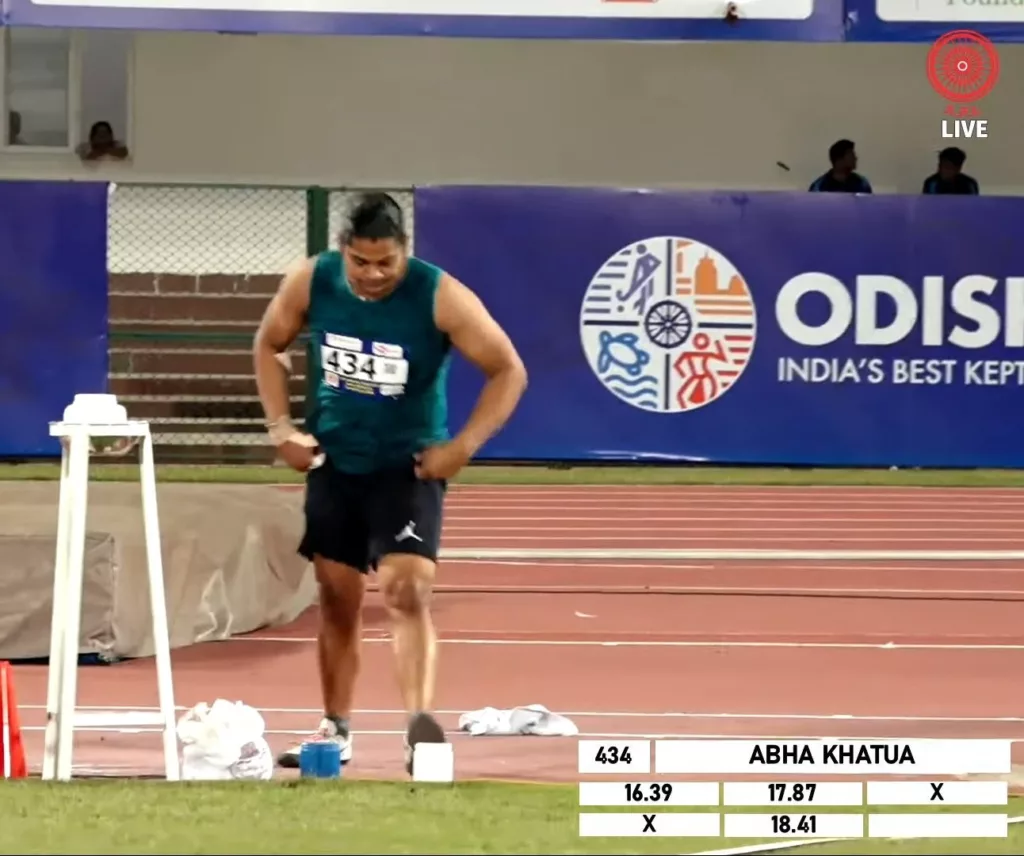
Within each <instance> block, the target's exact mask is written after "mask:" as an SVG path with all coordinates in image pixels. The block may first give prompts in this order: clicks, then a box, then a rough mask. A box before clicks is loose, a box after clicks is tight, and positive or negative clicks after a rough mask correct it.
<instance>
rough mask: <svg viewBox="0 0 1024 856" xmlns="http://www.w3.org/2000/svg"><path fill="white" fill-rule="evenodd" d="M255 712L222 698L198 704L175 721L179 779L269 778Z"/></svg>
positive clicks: (268, 756) (260, 721) (265, 747)
mask: <svg viewBox="0 0 1024 856" xmlns="http://www.w3.org/2000/svg"><path fill="white" fill-rule="evenodd" d="M264 728H265V724H264V722H263V717H262V716H261V715H260V713H259V711H258V710H255V709H254V708H252V707H249V705H247V704H243V703H242V702H240V701H236V702H230V701H226V700H224V699H222V698H219V699H217V700H216V701H215V702H214V703H213V704H212V705H208V704H206V702H200V703H199V704H197V705H196V706H195V707H193V708H192V709H191V710H189V711H188V712H186V713H185V714H184V715H183V716H182V717H181V719H179V720H178V739H179V740H180V741H181V742H182V744H183V748H182V758H181V777H182V779H186V780H189V779H206V780H209V779H270V778H272V777H273V775H274V758H273V756H272V755H271V753H270V746H269V745H268V744H267V741H266V739H265V738H264V736H263V731H264Z"/></svg>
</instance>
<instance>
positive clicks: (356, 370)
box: [320, 333, 409, 398]
mask: <svg viewBox="0 0 1024 856" xmlns="http://www.w3.org/2000/svg"><path fill="white" fill-rule="evenodd" d="M320 362H321V365H322V366H323V372H324V383H325V384H326V385H327V386H328V387H330V388H332V389H335V390H338V391H339V392H341V391H344V392H356V393H360V394H362V395H382V396H387V397H391V398H393V397H396V396H400V395H402V394H403V393H404V392H405V384H406V382H407V381H408V379H409V363H408V362H407V361H406V359H405V355H404V352H403V349H402V347H401V346H400V345H391V344H388V343H386V342H367V343H364V342H363V341H362V340H360V339H355V338H353V337H351V336H336V335H333V334H330V333H329V334H327V336H325V337H324V344H323V345H321V347H320Z"/></svg>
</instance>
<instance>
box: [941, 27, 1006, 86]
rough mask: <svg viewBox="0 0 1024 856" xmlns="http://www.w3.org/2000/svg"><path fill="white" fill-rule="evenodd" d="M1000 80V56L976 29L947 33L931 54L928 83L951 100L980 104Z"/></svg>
mask: <svg viewBox="0 0 1024 856" xmlns="http://www.w3.org/2000/svg"><path fill="white" fill-rule="evenodd" d="M998 80H999V54H998V53H996V49H995V46H994V45H993V44H992V42H990V41H989V40H988V39H986V38H985V37H984V36H983V35H981V34H980V33H976V32H974V31H973V30H954V31H953V32H951V33H946V34H945V35H944V36H942V37H941V38H940V39H938V40H937V41H936V42H935V44H933V45H932V46H931V49H930V50H929V51H928V82H929V83H931V85H932V89H934V90H935V91H936V92H938V93H939V95H941V96H942V97H943V98H945V99H946V100H947V101H957V102H967V101H980V100H981V99H982V98H984V97H985V96H986V95H988V94H989V93H990V92H991V91H992V88H993V87H994V86H995V85H996V81H998Z"/></svg>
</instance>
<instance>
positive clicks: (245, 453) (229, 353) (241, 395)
mask: <svg viewBox="0 0 1024 856" xmlns="http://www.w3.org/2000/svg"><path fill="white" fill-rule="evenodd" d="M392 192H393V194H394V195H395V197H396V198H397V199H398V200H399V202H400V203H401V204H402V206H403V208H404V209H405V212H406V216H407V217H408V218H409V223H410V224H411V223H412V192H411V191H409V190H404V191H392ZM354 193H355V191H349V190H333V191H329V190H324V189H320V188H268V187H220V186H209V185H204V186H167V185H138V184H121V185H118V187H117V188H116V190H115V191H114V193H113V194H112V196H111V203H110V216H109V223H110V225H109V249H108V267H109V270H110V391H111V392H112V393H114V394H116V395H117V396H118V397H119V398H120V399H121V400H122V401H123V403H124V404H125V405H126V407H127V408H128V412H129V413H130V414H132V415H133V416H135V417H137V418H141V419H148V420H149V421H150V423H151V424H152V426H153V432H154V445H155V447H156V452H157V458H158V460H161V461H165V462H169V461H175V462H181V463H186V462H187V463H193V462H194V463H200V462H202V463H232V462H242V461H261V462H265V461H269V460H270V459H271V458H272V452H271V449H270V447H269V446H268V444H267V440H266V432H265V431H264V428H263V412H262V409H261V407H260V403H259V399H258V397H257V395H256V385H255V381H254V378H253V373H252V357H251V352H252V351H251V348H252V337H253V333H254V332H255V329H256V325H257V324H258V323H259V319H260V318H261V317H262V315H263V311H264V309H265V308H266V305H267V302H268V300H269V299H270V296H271V295H272V294H273V293H274V291H275V290H276V288H277V285H278V281H279V278H280V276H281V274H282V272H283V271H284V269H285V268H286V267H287V266H288V265H289V264H290V263H291V262H292V261H294V260H295V259H296V258H299V257H301V256H302V255H304V254H307V253H314V252H317V251H319V250H321V249H324V248H325V247H326V246H329V245H332V244H334V243H335V242H336V236H337V234H338V232H339V230H340V228H341V220H342V217H343V215H344V211H345V209H346V206H347V205H348V204H349V203H350V202H351V198H352V196H353V194H354ZM302 344H303V343H302V342H301V341H300V342H297V343H296V345H295V346H294V348H293V354H292V361H293V370H292V375H291V393H292V411H293V416H294V417H295V418H296V419H297V420H299V421H301V410H302V398H303V390H304V386H305V356H304V351H303V347H302Z"/></svg>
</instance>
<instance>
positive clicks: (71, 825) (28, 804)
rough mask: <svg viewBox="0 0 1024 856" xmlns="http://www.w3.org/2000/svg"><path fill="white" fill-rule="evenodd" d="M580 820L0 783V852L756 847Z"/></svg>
mask: <svg viewBox="0 0 1024 856" xmlns="http://www.w3.org/2000/svg"><path fill="white" fill-rule="evenodd" d="M584 810H585V811H597V810H600V809H591V808H586V809H584ZM608 810H611V811H614V810H615V809H608ZM686 810H688V811H697V810H699V809H686ZM706 810H711V809H706ZM754 810H755V811H765V809H754ZM961 810H968V809H961ZM987 810H988V811H999V809H998V808H988V809H987ZM579 811H580V807H579V805H578V802H577V790H576V787H575V786H573V785H523V784H505V783H492V782H473V783H465V784H460V785H457V786H455V787H446V786H437V785H432V786H431V785H428V786H422V785H420V786H415V785H411V784H398V783H387V782H346V781H344V780H342V781H340V782H337V781H335V782H324V781H309V780H290V781H286V782H271V783H248V782H237V783H235V782H232V783H182V784H168V783H162V782H155V781H142V782H125V781H82V782H75V783H70V784H53V783H43V782H39V781H28V782H7V783H3V784H2V786H0V853H4V854H15V853H26V854H44V853H46V854H51V853H52V854H121V853H125V854H127V853H183V854H207V853H210V854H213V853H218V854H230V853H252V854H264V853H268V854H269V853H277V854H281V853H295V854H314V853H317V854H319V853H451V854H458V853H481V854H490V853H493V854H520V853H557V854H574V853H581V854H590V853H594V854H598V853H609V854H610V853H636V854H648V853H650V854H684V853H699V852H703V851H706V850H717V849H722V848H727V847H735V846H743V845H750V844H756V843H757V842H756V841H751V840H730V839H725V838H708V839H694V838H653V839H640V838H600V839H599V838H580V837H579V836H578V834H577V832H578V826H577V824H578V821H577V813H578V812H579ZM847 811H857V809H855V808H851V809H847ZM1007 811H1008V812H1009V814H1010V816H1014V815H1016V814H1021V813H1022V812H1024V800H1021V799H1016V798H1011V805H1009V806H1008V807H1007ZM1010 829H1011V837H1009V838H1006V839H988V840H977V841H973V842H972V841H952V840H941V839H940V840H937V841H925V840H914V841H901V842H894V841H887V840H883V839H863V840H852V841H847V842H844V843H842V845H836V844H821V845H812V846H809V847H807V848H806V849H801V850H800V851H799V852H800V853H801V854H803V853H806V854H819V853H820V854H827V853H835V854H845V856H859V854H871V856H883V854H927V853H943V854H1011V853H1015V854H1020V853H1024V829H1022V826H1021V825H1015V826H1011V827H1010ZM954 845H955V846H954ZM783 852H785V851H783Z"/></svg>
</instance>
